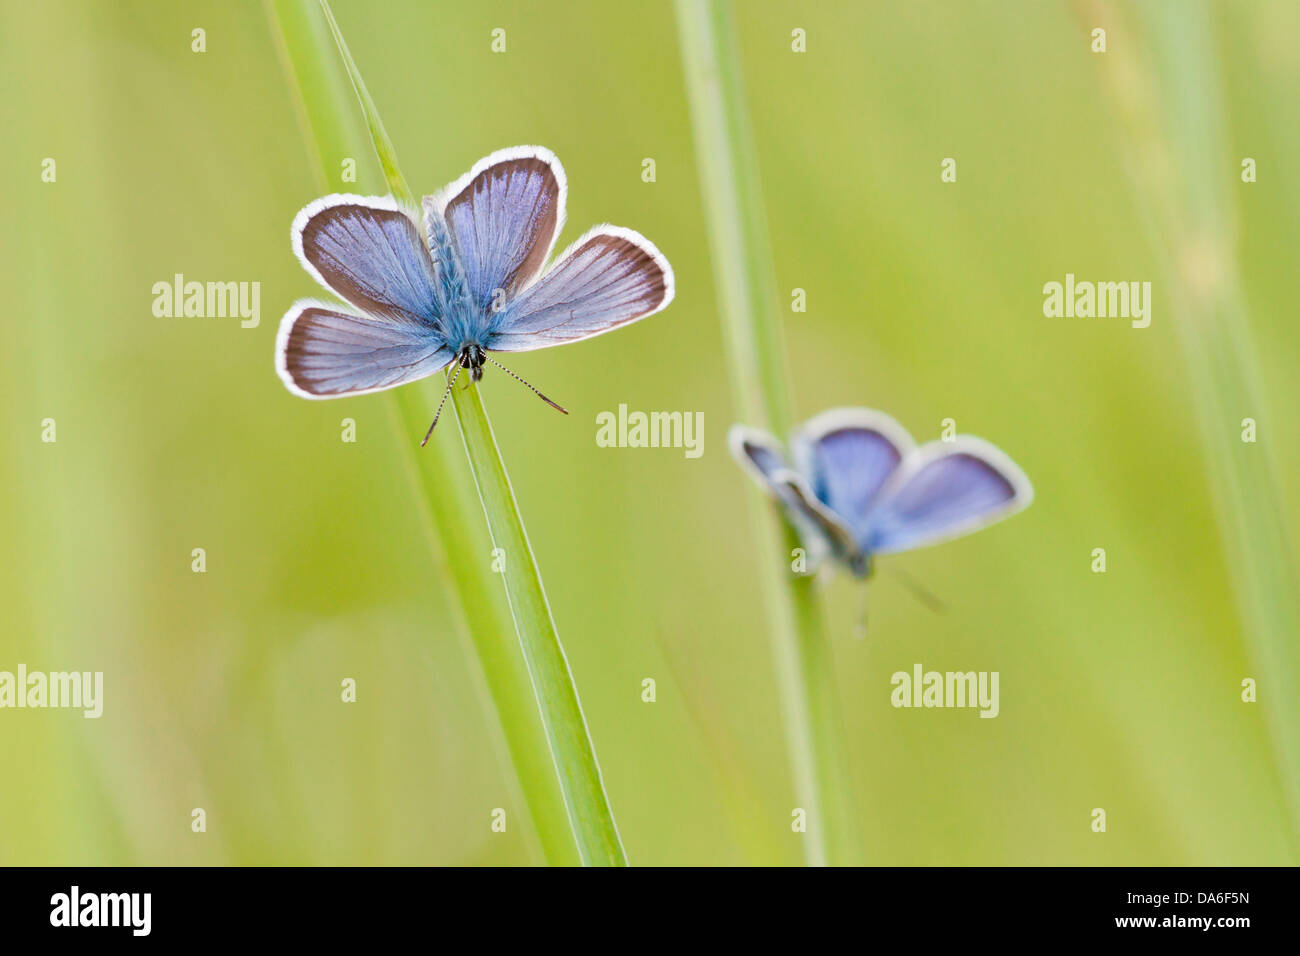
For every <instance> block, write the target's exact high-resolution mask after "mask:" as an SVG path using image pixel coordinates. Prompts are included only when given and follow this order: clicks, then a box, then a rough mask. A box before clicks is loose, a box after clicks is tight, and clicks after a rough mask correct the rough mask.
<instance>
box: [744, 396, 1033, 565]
mask: <svg viewBox="0 0 1300 956" xmlns="http://www.w3.org/2000/svg"><path fill="white" fill-rule="evenodd" d="M728 442H729V444H730V446H731V451H732V454H733V455H735V457H736V459H737V460H738V461H739V462H740V463H741V464H742V465H743V466H745V468H746V469H748V470H749V471H750V472H751V473H752V474H753V475H754V477H755V478H756V479H757V480H758V481H759V483H760V484H762V485H763V486H764V487H765V488H767V489H768V490H769V491H770V492H771V493H772V494H773V495H774V496H775V497H776V499H777V500H778V501H779V502H780V503H781V504H782V506H783V507H784V509H785V513H786V514H787V515H788V516H789V518H790V520H791V522H792V523H793V524H794V526H795V528H796V529H798V531H799V534H800V538H801V539H802V541H803V542H804V543H805V545H806V546H807V551H808V557H809V562H810V567H815V566H817V565H818V564H820V563H821V562H822V561H824V560H825V559H826V558H828V557H829V558H831V559H833V560H835V561H838V562H839V563H841V564H843V565H844V566H845V567H847V568H848V569H849V571H850V572H852V573H853V574H854V575H855V576H857V577H860V578H866V577H868V576H869V575H870V574H871V567H872V558H873V557H875V556H876V555H878V554H891V553H894V552H898V551H910V550H911V549H913V548H922V547H926V546H927V545H932V544H938V543H939V542H941V541H947V540H949V539H951V538H956V537H959V536H961V535H964V534H969V533H970V532H972V531H977V530H979V529H980V528H983V527H985V526H987V525H989V524H992V523H993V522H995V521H1000V520H1001V519H1003V518H1006V517H1008V516H1009V515H1012V514H1015V513H1016V512H1017V511H1020V510H1022V509H1024V508H1027V507H1028V506H1029V504H1030V502H1031V501H1033V500H1034V489H1033V486H1032V485H1031V484H1030V483H1029V479H1028V478H1027V477H1026V476H1025V473H1024V472H1023V471H1021V470H1020V467H1019V466H1018V465H1017V464H1016V463H1015V462H1013V461H1012V460H1011V459H1010V458H1008V457H1007V456H1006V455H1005V454H1003V453H1002V452H1001V451H999V450H998V449H997V448H996V447H994V446H993V445H991V444H989V443H988V442H986V441H984V440H983V439H980V438H975V437H972V436H970V435H958V436H956V437H955V438H953V439H952V440H951V441H933V442H930V443H928V444H925V445H921V446H920V447H917V445H916V443H915V442H914V441H912V436H911V435H909V434H908V433H907V431H906V429H904V428H903V427H902V426H901V425H899V424H898V422H896V421H894V420H893V419H892V418H890V417H889V416H888V415H886V414H884V413H883V412H878V411H874V410H873V409H869V408H836V409H831V410H830V411H826V412H823V413H822V414H820V415H818V416H816V417H815V418H813V419H811V420H810V421H808V422H806V423H805V424H804V425H803V426H802V427H800V428H798V429H796V430H795V432H794V435H793V436H792V437H791V440H790V450H791V455H792V458H793V463H792V464H791V463H787V460H786V457H785V455H784V453H783V452H782V450H781V446H780V444H779V443H778V442H777V441H776V439H774V438H773V437H772V436H771V435H769V434H767V433H766V432H763V431H760V430H758V429H755V428H748V427H746V426H744V425H733V426H732V428H731V432H730V434H729V435H728Z"/></svg>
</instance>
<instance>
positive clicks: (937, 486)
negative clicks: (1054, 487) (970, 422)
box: [866, 435, 1034, 554]
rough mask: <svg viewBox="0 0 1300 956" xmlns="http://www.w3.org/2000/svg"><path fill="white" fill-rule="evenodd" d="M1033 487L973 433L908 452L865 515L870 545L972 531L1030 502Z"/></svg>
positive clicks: (913, 543) (909, 543) (921, 543)
mask: <svg viewBox="0 0 1300 956" xmlns="http://www.w3.org/2000/svg"><path fill="white" fill-rule="evenodd" d="M1033 500H1034V489H1033V486H1032V485H1031V484H1030V483H1029V479H1028V477H1026V475H1025V473H1024V472H1023V471H1022V470H1021V469H1020V467H1019V466H1018V465H1017V464H1016V463H1015V462H1013V461H1012V460H1011V459H1010V458H1008V457H1007V456H1006V455H1005V454H1003V453H1002V452H1001V451H1000V450H998V449H997V448H996V447H995V446H993V445H991V444H989V443H988V442H986V441H983V440H981V439H979V438H973V437H971V436H969V435H962V436H958V437H957V438H956V439H955V440H954V441H951V442H943V441H936V442H930V443H929V444H927V445H924V446H922V447H921V448H918V449H917V450H916V451H915V452H913V453H912V454H911V455H909V456H907V457H906V458H905V459H904V461H903V464H902V465H901V466H900V467H899V469H898V470H897V471H896V472H895V473H894V475H893V477H891V478H890V479H889V480H888V481H887V482H886V484H885V486H884V487H883V488H881V489H880V491H879V492H878V494H877V497H876V501H875V504H874V505H873V506H872V508H871V512H870V514H869V515H868V517H867V523H868V525H869V532H868V536H867V540H866V546H867V550H869V551H870V552H871V553H876V554H888V553H891V552H896V551H907V550H910V549H912V548H921V547H925V546H927V545H931V544H938V543H939V542H941V541H947V540H949V539H951V538H956V537H959V536H961V535H963V534H969V533H970V532H972V531H976V530H978V529H980V528H983V527H985V526H986V525H989V524H992V523H993V522H995V521H999V520H1001V519H1002V518H1005V517H1008V516H1009V515H1012V514H1015V513H1016V512H1017V511H1020V510H1022V509H1024V508H1027V507H1028V506H1029V504H1030V502H1032V501H1033Z"/></svg>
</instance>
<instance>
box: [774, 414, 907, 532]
mask: <svg viewBox="0 0 1300 956" xmlns="http://www.w3.org/2000/svg"><path fill="white" fill-rule="evenodd" d="M791 446H792V448H793V452H794V459H795V465H796V468H797V470H798V471H799V472H800V474H803V475H806V476H807V478H808V483H809V485H810V486H811V488H812V492H813V494H814V495H815V496H816V498H817V500H819V501H821V502H823V503H824V504H825V505H826V507H827V508H829V509H830V510H831V511H833V512H834V513H835V514H837V515H839V516H840V517H841V518H842V519H843V520H844V522H845V523H847V524H848V525H849V527H850V528H852V530H853V533H854V535H855V537H856V539H857V541H858V544H859V547H862V548H865V541H864V539H865V536H866V533H867V530H868V526H867V516H868V515H869V514H870V512H871V507H872V504H873V503H874V502H875V500H876V497H877V495H878V494H879V493H880V489H881V488H882V487H883V486H884V484H885V482H886V481H887V480H888V479H889V477H890V475H892V474H894V472H895V471H896V470H897V469H898V466H899V464H900V463H901V462H902V461H903V460H904V458H905V457H906V456H907V455H909V454H910V453H911V452H912V451H913V449H914V448H915V447H916V445H915V442H913V441H912V436H911V435H909V434H908V433H907V430H906V429H904V428H903V426H901V425H899V424H898V422H896V421H894V420H893V419H892V418H890V417H889V416H888V415H886V414H885V413H884V412H878V411H875V410H873V409H869V408H835V409H831V410H830V411H826V412H822V413H821V414H820V415H818V416H816V417H815V418H812V419H811V420H809V421H808V422H807V423H805V424H804V425H803V427H801V428H800V429H799V430H798V431H796V432H795V434H794V436H793V438H792V439H791Z"/></svg>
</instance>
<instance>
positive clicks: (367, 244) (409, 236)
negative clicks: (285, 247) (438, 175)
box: [293, 195, 440, 328]
mask: <svg viewBox="0 0 1300 956" xmlns="http://www.w3.org/2000/svg"><path fill="white" fill-rule="evenodd" d="M293 251H294V253H295V254H297V256H298V258H299V260H301V262H302V264H303V267H304V268H305V269H306V270H307V271H308V272H309V273H311V274H312V276H313V277H315V279H316V281H317V282H319V283H320V284H321V285H323V286H324V287H325V288H327V289H329V290H330V291H331V292H334V293H335V294H336V295H338V296H339V297H340V298H341V299H343V300H344V301H346V302H350V303H351V304H352V305H354V306H356V307H357V308H358V309H360V310H361V311H362V312H364V313H365V314H366V315H370V316H374V317H376V318H381V319H386V320H389V321H391V322H394V323H399V324H407V325H415V326H425V327H433V328H439V327H440V320H439V317H438V316H437V312H436V309H435V306H434V292H433V290H434V286H433V281H434V279H433V275H434V273H433V260H432V259H431V258H430V257H429V251H428V249H427V248H426V247H425V244H424V239H423V238H422V236H421V234H420V229H419V226H418V225H417V224H416V221H415V220H414V219H413V218H412V217H411V215H410V214H409V213H408V212H407V211H406V210H405V209H403V208H402V207H401V206H400V205H398V203H397V202H396V201H395V200H393V199H390V198H388V197H383V196H350V195H334V196H326V197H324V198H323V199H318V200H316V201H315V202H313V203H311V204H309V205H308V206H306V207H304V208H303V210H302V211H301V212H299V213H298V215H297V217H296V218H295V219H294V222H293Z"/></svg>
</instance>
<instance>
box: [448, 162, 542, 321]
mask: <svg viewBox="0 0 1300 956" xmlns="http://www.w3.org/2000/svg"><path fill="white" fill-rule="evenodd" d="M566 193H567V186H566V185H565V178H564V167H562V166H561V165H560V161H559V160H558V159H556V158H555V154H553V153H552V152H551V151H550V150H548V149H543V148H542V147H540V146H516V147H514V148H512V149H501V150H497V151H496V152H495V153H492V154H491V155H490V156H486V157H484V158H483V159H481V160H479V161H478V162H477V163H475V164H474V167H473V168H472V169H471V170H470V171H469V172H468V173H466V174H465V175H464V176H462V177H460V179H458V180H456V181H455V182H454V183H452V184H451V185H450V186H448V187H447V188H446V189H445V190H443V191H442V192H441V193H439V195H438V197H436V203H437V204H439V206H440V211H441V212H442V215H443V218H444V219H445V220H446V222H447V228H448V231H449V232H450V234H451V238H452V243H453V244H454V246H455V248H456V253H457V257H458V258H459V260H460V264H461V266H462V267H463V268H464V270H465V275H466V279H467V281H468V285H469V294H470V300H471V301H472V302H473V304H474V305H475V306H476V307H477V308H478V309H479V310H480V312H481V313H486V312H487V311H488V310H489V308H493V307H494V306H495V307H500V306H502V305H504V303H505V302H506V301H508V300H509V299H510V298H512V297H513V296H514V294H515V293H516V292H517V291H518V290H519V289H520V288H521V287H523V286H524V285H526V284H527V283H528V282H529V281H530V280H531V279H532V278H533V277H534V276H536V275H537V273H538V272H540V271H541V268H542V266H543V264H545V262H546V259H547V257H548V256H550V254H551V249H552V248H553V247H554V245H555V237H556V236H558V235H559V233H560V228H561V227H562V226H563V225H564V204H565V196H566Z"/></svg>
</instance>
